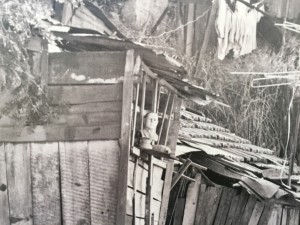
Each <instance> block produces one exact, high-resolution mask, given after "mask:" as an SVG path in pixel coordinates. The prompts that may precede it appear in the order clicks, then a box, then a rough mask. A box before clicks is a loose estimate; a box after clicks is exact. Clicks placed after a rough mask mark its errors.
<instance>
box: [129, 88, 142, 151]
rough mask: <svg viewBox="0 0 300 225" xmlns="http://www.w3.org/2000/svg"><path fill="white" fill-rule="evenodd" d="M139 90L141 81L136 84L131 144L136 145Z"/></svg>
mask: <svg viewBox="0 0 300 225" xmlns="http://www.w3.org/2000/svg"><path fill="white" fill-rule="evenodd" d="M139 92H140V83H137V85H136V93H135V104H134V115H133V128H132V136H131V137H132V140H131V146H134V136H135V130H136V117H137V108H138V103H139Z"/></svg>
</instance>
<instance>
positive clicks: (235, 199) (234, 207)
mask: <svg viewBox="0 0 300 225" xmlns="http://www.w3.org/2000/svg"><path fill="white" fill-rule="evenodd" d="M240 194H241V193H236V194H235V195H234V196H233V199H232V202H231V205H230V209H229V212H228V216H227V218H226V223H225V225H231V224H232V220H233V218H234V216H235V213H236V211H237V206H238V202H239V198H240Z"/></svg>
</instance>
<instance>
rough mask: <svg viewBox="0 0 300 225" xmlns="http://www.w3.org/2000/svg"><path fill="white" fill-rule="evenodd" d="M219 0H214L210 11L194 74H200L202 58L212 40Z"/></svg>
mask: <svg viewBox="0 0 300 225" xmlns="http://www.w3.org/2000/svg"><path fill="white" fill-rule="evenodd" d="M216 2H217V1H214V2H213V4H212V8H211V11H210V16H209V19H208V23H207V27H206V31H205V35H204V39H203V43H202V46H201V50H200V54H199V58H198V62H197V67H196V73H195V74H194V76H198V74H199V73H200V71H201V66H202V60H203V57H204V55H205V53H206V49H207V46H208V43H209V40H210V35H211V32H212V29H213V24H214V22H215V17H216V13H217V3H216Z"/></svg>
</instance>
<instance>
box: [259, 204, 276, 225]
mask: <svg viewBox="0 0 300 225" xmlns="http://www.w3.org/2000/svg"><path fill="white" fill-rule="evenodd" d="M273 208H274V203H268V204H266V205H265V208H264V210H263V213H262V214H261V217H260V219H259V222H258V225H266V224H268V222H269V219H270V216H271V214H272V210H273Z"/></svg>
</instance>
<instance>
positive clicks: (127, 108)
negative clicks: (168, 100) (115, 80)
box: [116, 50, 134, 225]
mask: <svg viewBox="0 0 300 225" xmlns="http://www.w3.org/2000/svg"><path fill="white" fill-rule="evenodd" d="M133 68H134V51H133V50H129V51H127V53H126V63H125V73H124V81H123V102H122V126H121V139H120V154H119V176H118V205H117V222H116V224H118V225H124V224H125V223H126V199H127V179H128V162H129V153H130V132H131V114H132V113H131V104H132V98H133V93H132V92H133Z"/></svg>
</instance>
